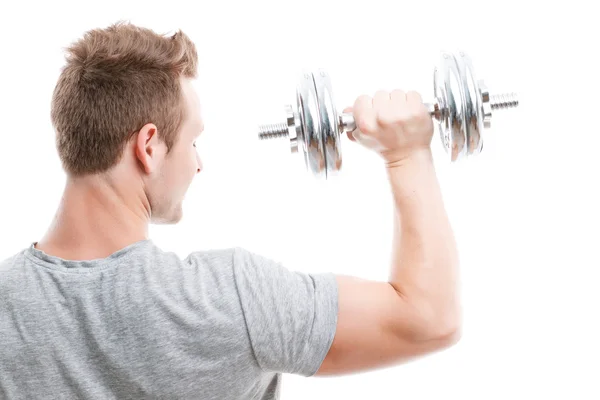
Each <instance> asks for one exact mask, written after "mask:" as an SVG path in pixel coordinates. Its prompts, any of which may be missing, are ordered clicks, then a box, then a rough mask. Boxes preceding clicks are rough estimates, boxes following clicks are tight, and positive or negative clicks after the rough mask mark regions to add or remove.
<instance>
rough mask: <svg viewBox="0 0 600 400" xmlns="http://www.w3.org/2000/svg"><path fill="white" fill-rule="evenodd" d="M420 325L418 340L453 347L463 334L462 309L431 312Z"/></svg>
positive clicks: (442, 346) (443, 346)
mask: <svg viewBox="0 0 600 400" xmlns="http://www.w3.org/2000/svg"><path fill="white" fill-rule="evenodd" d="M432 314H433V315H432ZM422 316H423V314H422ZM423 317H424V316H423ZM420 327H421V329H420V330H419V331H418V332H419V334H418V338H417V340H418V341H420V342H430V343H436V344H437V346H438V347H440V348H448V347H452V346H454V345H455V344H457V343H458V342H459V341H460V339H461V336H462V320H461V316H460V311H459V310H458V309H453V310H444V311H443V312H438V313H429V316H428V317H424V318H423V319H422V320H421V324H420Z"/></svg>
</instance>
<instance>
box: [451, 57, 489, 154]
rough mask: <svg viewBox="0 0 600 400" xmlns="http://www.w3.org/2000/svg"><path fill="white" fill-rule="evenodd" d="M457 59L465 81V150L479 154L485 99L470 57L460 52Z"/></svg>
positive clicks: (481, 143) (462, 78)
mask: <svg viewBox="0 0 600 400" xmlns="http://www.w3.org/2000/svg"><path fill="white" fill-rule="evenodd" d="M456 60H457V64H458V67H459V70H460V74H461V81H462V82H463V89H464V97H463V99H464V100H465V102H466V104H467V108H466V110H465V111H466V121H467V134H468V136H467V137H468V144H467V148H466V149H465V151H466V152H467V154H468V155H469V156H471V155H475V154H479V153H480V152H481V150H482V148H483V135H482V134H483V114H484V112H483V104H482V103H483V100H482V98H481V91H480V89H479V85H478V83H477V79H476V78H475V71H474V69H473V63H472V62H471V59H470V57H468V56H467V55H466V54H465V53H463V52H459V53H458V54H456Z"/></svg>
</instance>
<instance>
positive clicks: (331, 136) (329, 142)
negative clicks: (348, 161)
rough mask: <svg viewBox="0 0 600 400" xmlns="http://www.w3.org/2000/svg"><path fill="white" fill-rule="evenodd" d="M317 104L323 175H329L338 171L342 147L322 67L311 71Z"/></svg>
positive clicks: (333, 105)
mask: <svg viewBox="0 0 600 400" xmlns="http://www.w3.org/2000/svg"><path fill="white" fill-rule="evenodd" d="M313 79H314V81H315V89H316V94H317V104H318V105H319V121H320V126H321V139H322V140H323V149H324V151H325V170H324V174H325V177H330V176H333V175H335V174H336V173H338V172H339V170H340V168H341V167H342V149H341V140H340V129H339V121H338V113H337V111H336V107H335V101H334V98H333V90H332V85H331V79H330V77H329V74H327V72H326V71H325V70H323V69H318V70H316V71H314V73H313Z"/></svg>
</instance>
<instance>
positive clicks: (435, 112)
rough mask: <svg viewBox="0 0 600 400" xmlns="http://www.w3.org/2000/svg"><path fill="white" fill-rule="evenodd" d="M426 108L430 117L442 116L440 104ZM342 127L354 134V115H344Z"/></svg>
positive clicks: (430, 104)
mask: <svg viewBox="0 0 600 400" xmlns="http://www.w3.org/2000/svg"><path fill="white" fill-rule="evenodd" d="M425 107H427V110H428V111H429V115H430V116H432V117H435V118H439V116H440V115H441V109H440V106H439V103H438V102H435V103H425ZM340 125H341V127H342V129H343V130H344V131H345V132H352V131H354V130H355V129H356V122H354V115H352V114H350V113H342V114H341V115H340Z"/></svg>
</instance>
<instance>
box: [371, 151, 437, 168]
mask: <svg viewBox="0 0 600 400" xmlns="http://www.w3.org/2000/svg"><path fill="white" fill-rule="evenodd" d="M383 158H384V161H385V167H386V168H387V169H397V168H403V169H406V168H411V167H413V166H416V167H417V168H419V167H423V166H430V165H433V154H432V153H431V148H429V147H428V148H422V149H416V150H411V151H409V152H390V153H387V154H384V155H383Z"/></svg>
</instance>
